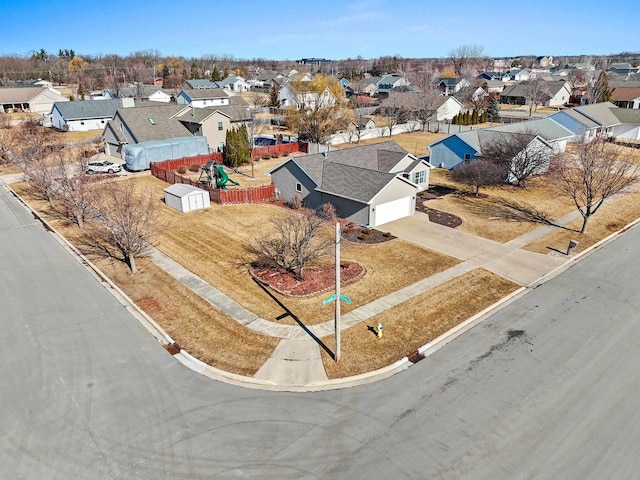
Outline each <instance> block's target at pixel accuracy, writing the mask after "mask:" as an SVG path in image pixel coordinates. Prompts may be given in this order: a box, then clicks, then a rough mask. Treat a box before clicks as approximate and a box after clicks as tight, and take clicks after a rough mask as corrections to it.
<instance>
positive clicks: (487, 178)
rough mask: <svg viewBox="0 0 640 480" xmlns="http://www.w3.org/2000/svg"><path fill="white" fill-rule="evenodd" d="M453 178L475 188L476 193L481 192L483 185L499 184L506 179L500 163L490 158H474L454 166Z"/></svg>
mask: <svg viewBox="0 0 640 480" xmlns="http://www.w3.org/2000/svg"><path fill="white" fill-rule="evenodd" d="M451 178H453V180H455V181H456V182H460V183H463V184H465V185H469V186H470V187H473V188H474V194H475V195H476V196H478V195H479V194H480V188H481V187H488V186H491V185H497V184H499V183H501V182H502V181H503V180H504V177H503V171H502V169H501V168H500V167H498V165H496V164H495V163H493V162H489V161H488V160H482V159H478V160H474V161H472V162H467V163H463V164H461V165H458V166H457V167H456V168H454V170H453V172H451Z"/></svg>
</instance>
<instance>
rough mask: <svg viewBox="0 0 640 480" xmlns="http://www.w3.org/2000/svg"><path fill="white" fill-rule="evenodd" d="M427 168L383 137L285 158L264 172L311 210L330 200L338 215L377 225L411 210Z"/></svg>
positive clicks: (425, 183) (426, 177)
mask: <svg viewBox="0 0 640 480" xmlns="http://www.w3.org/2000/svg"><path fill="white" fill-rule="evenodd" d="M431 168H432V167H431V165H430V164H429V163H428V162H427V161H425V160H421V159H418V158H416V157H414V156H413V155H411V154H408V153H407V152H406V151H405V150H404V149H403V148H402V147H400V146H399V145H398V144H397V143H396V142H393V141H388V142H383V143H378V144H372V145H363V146H357V147H352V148H347V149H342V150H336V151H331V152H329V153H326V154H321V153H320V154H315V155H305V156H302V157H291V158H290V159H288V160H286V161H285V162H283V163H281V164H280V165H278V166H277V167H275V168H274V169H272V170H270V171H269V172H267V174H268V175H270V176H271V180H272V182H273V183H274V184H275V185H276V189H277V192H278V194H279V196H280V198H282V199H283V200H284V201H287V202H289V201H291V198H292V197H293V196H294V195H298V196H299V197H300V198H301V199H302V201H303V204H304V205H305V206H306V207H308V208H313V209H315V208H318V207H319V206H320V205H322V204H324V203H331V204H332V205H333V206H335V207H336V210H337V211H338V215H339V216H340V217H341V218H344V219H345V220H349V221H351V222H353V223H356V224H359V225H366V226H369V227H378V226H380V225H382V224H385V223H388V222H391V221H393V220H397V219H399V218H403V217H407V216H410V215H413V214H414V212H415V204H416V196H417V193H418V192H419V191H420V190H424V189H426V188H427V187H428V184H429V171H430V169H431Z"/></svg>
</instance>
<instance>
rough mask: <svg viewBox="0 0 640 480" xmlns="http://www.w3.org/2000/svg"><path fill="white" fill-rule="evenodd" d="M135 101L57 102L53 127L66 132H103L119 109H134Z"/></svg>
mask: <svg viewBox="0 0 640 480" xmlns="http://www.w3.org/2000/svg"><path fill="white" fill-rule="evenodd" d="M133 105H134V101H133V99H122V98H120V99H117V100H84V101H80V102H55V103H54V104H53V108H52V110H51V114H50V118H51V126H52V127H54V128H57V129H58V130H63V131H65V132H87V131H89V130H103V129H104V128H105V126H106V124H107V122H108V121H109V120H111V119H112V118H113V115H114V114H115V113H116V111H117V110H118V109H119V108H123V107H133Z"/></svg>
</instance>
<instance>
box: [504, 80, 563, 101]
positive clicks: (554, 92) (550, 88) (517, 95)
mask: <svg viewBox="0 0 640 480" xmlns="http://www.w3.org/2000/svg"><path fill="white" fill-rule="evenodd" d="M528 88H529V87H528V85H527V84H526V83H524V84H523V83H519V84H516V85H510V86H508V87H505V89H504V90H503V91H502V92H500V103H502V104H508V105H527V104H528V99H529V92H528ZM570 97H571V87H570V85H569V83H568V82H564V81H557V82H545V87H544V92H543V100H542V102H541V103H540V105H542V106H545V107H561V106H563V105H565V104H566V103H568V102H569V98H570Z"/></svg>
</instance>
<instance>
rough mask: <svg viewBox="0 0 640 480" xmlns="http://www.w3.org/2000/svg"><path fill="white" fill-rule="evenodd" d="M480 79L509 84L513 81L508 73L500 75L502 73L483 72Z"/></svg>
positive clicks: (479, 76)
mask: <svg viewBox="0 0 640 480" xmlns="http://www.w3.org/2000/svg"><path fill="white" fill-rule="evenodd" d="M478 78H480V79H482V80H487V81H499V82H508V81H509V80H511V77H510V76H509V74H508V73H500V72H482V73H481V74H480V75H478Z"/></svg>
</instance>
